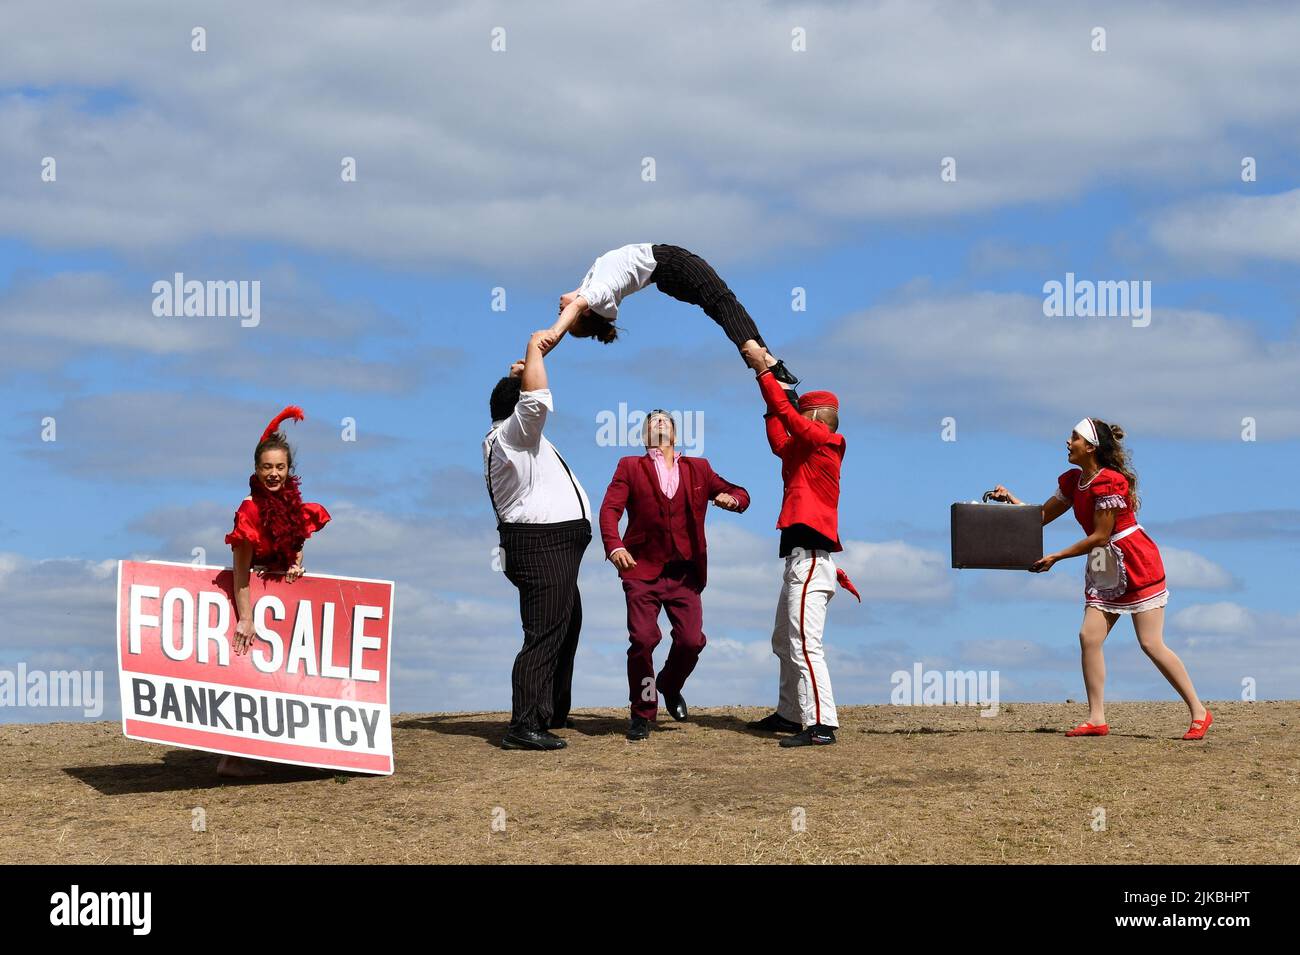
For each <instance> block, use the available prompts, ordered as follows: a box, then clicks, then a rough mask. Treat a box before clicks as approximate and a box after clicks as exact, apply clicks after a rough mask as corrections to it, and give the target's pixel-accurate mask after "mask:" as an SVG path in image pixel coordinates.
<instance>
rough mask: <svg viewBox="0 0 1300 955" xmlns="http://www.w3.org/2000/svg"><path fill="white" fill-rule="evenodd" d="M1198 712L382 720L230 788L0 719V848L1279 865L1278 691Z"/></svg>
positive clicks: (151, 749)
mask: <svg viewBox="0 0 1300 955" xmlns="http://www.w3.org/2000/svg"><path fill="white" fill-rule="evenodd" d="M1210 705H1211V708H1212V709H1213V710H1214V711H1215V716H1216V721H1215V724H1214V726H1213V728H1212V729H1211V730H1210V733H1209V736H1208V737H1207V738H1206V740H1204V741H1203V742H1201V743H1184V742H1182V741H1180V740H1179V739H1178V736H1180V735H1181V734H1182V732H1183V730H1184V729H1185V728H1186V718H1185V717H1186V713H1185V710H1183V708H1182V706H1181V705H1180V704H1177V703H1173V702H1168V703H1116V704H1112V705H1110V706H1109V707H1108V708H1107V716H1108V717H1109V719H1110V723H1111V728H1112V733H1111V735H1110V736H1108V737H1105V738H1098V739H1066V738H1065V737H1064V735H1063V731H1064V729H1065V728H1067V727H1068V726H1070V725H1071V723H1072V722H1073V721H1076V720H1078V719H1081V718H1082V717H1083V716H1084V708H1083V707H1081V706H1077V705H1061V704H1021V703H1013V704H1009V705H1006V704H1004V705H1003V707H1002V712H1001V714H1000V715H999V716H997V717H995V718H984V717H981V716H980V715H979V713H978V711H976V710H974V709H966V708H955V707H942V708H936V707H891V706H864V707H845V708H843V709H842V710H841V720H842V722H843V724H844V725H843V728H842V730H841V733H840V742H839V743H838V744H837V745H835V746H830V747H823V748H817V749H781V748H779V747H778V746H777V745H776V739H777V737H773V736H763V735H754V734H751V733H749V732H748V731H746V730H745V729H744V722H745V721H746V720H749V719H754V718H757V717H759V716H762V715H764V714H765V712H766V711H765V710H761V709H757V708H740V707H734V708H733V707H723V708H714V709H701V710H700V711H698V712H697V713H694V714H692V720H691V721H690V722H687V723H681V724H676V723H672V722H671V721H670V720H668V718H667V715H666V714H662V713H661V717H662V719H663V720H664V722H661V723H660V729H659V730H658V731H657V732H656V733H655V734H654V735H652V736H651V738H650V739H649V740H648V741H646V742H644V743H635V744H634V743H629V742H627V741H626V740H625V739H624V738H623V735H622V734H623V729H624V723H625V721H624V713H623V711H614V710H595V711H580V712H578V713H576V714H575V720H576V723H577V726H576V728H574V729H571V730H561V731H560V733H561V735H563V736H565V737H566V738H567V739H568V740H569V748H568V749H566V750H564V751H562V752H559V753H549V754H548V753H524V752H506V751H503V750H501V749H499V748H498V747H497V745H496V743H497V742H498V741H499V739H500V735H501V733H502V731H503V716H502V715H501V714H497V713H457V714H432V715H413V714H403V715H400V716H397V717H396V718H395V719H394V741H395V743H394V745H395V752H396V762H397V772H396V774H395V775H393V776H391V777H386V778H385V777H367V776H359V775H335V774H332V773H327V772H322V771H315V770H304V769H299V768H295V767H289V766H275V765H272V766H271V767H270V773H269V775H268V776H267V777H266V778H264V779H261V780H257V781H253V782H242V781H241V782H231V781H226V780H221V779H218V778H217V777H216V776H215V774H214V772H213V770H214V767H215V764H216V757H215V756H213V755H211V754H208V753H201V752H195V751H191V750H181V749H170V748H167V747H164V746H156V745H151V744H147V743H139V742H133V741H130V740H126V739H124V738H123V737H122V735H121V731H120V728H119V726H118V725H117V724H116V723H57V724H43V725H3V726H0V858H3V861H5V862H22V863H54V862H60V863H106V862H113V863H138V862H150V863H214V862H236V863H243V862H257V863H277V862H298V863H331V862H358V863H389V862H418V863H501V862H505V863H521V862H570V863H588V862H614V863H623V862H641V863H714V862H726V863H771V862H814V863H837V862H848V863H900V862H901V863H970V862H993V863H1002V862H1006V863H1147V862H1175V863H1228V862H1232V863H1296V862H1300V746H1298V745H1297V742H1296V738H1297V737H1296V733H1297V730H1300V704H1297V703H1295V702H1267V703H1253V704H1247V703H1223V702H1220V703H1217V704H1215V703H1211V704H1210ZM1097 807H1101V808H1102V809H1104V810H1105V828H1104V829H1095V828H1094V825H1093V823H1094V819H1095V818H1097V817H1096V815H1095V810H1096V809H1097ZM196 808H201V809H202V810H203V811H204V813H203V814H204V817H205V821H206V829H205V830H204V831H195V830H194V827H193V826H192V820H193V819H194V818H195V814H194V812H193V811H194V810H195V809H196ZM494 822H495V823H496V825H495V827H494ZM502 823H504V827H503V826H502ZM801 823H802V825H801Z"/></svg>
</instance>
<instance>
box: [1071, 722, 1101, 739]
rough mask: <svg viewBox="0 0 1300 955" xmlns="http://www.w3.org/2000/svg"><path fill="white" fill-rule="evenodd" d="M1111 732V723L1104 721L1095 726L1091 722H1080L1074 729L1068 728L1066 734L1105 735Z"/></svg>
mask: <svg viewBox="0 0 1300 955" xmlns="http://www.w3.org/2000/svg"><path fill="white" fill-rule="evenodd" d="M1109 732H1110V724H1109V723H1102V724H1101V725H1100V726H1093V725H1092V724H1091V723H1080V724H1079V725H1078V726H1076V727H1075V728H1074V729H1072V730H1066V731H1065V735H1066V736H1105V735H1106V734H1107V733H1109Z"/></svg>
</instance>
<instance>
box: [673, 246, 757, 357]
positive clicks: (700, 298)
mask: <svg viewBox="0 0 1300 955" xmlns="http://www.w3.org/2000/svg"><path fill="white" fill-rule="evenodd" d="M650 248H651V251H652V252H653V253H654V257H655V262H656V263H657V264H656V265H655V270H654V272H653V273H652V274H651V276H650V281H652V282H654V283H655V285H656V286H658V288H659V291H661V292H663V293H664V294H665V295H671V296H672V297H673V298H675V299H677V300H678V301H680V302H688V303H690V304H691V305H698V306H700V308H702V309H704V314H705V315H708V316H709V318H711V319H713V320H714V321H715V322H717V323H718V324H719V325H721V326H722V330H723V331H724V332H726V333H727V337H728V338H729V339H731V342H732V344H734V345H735V346H736V348H737V349H739V348H740V346H741V345H743V344H745V342H747V341H749V340H750V339H751V338H752V339H753V340H754V341H756V342H758V343H759V344H760V345H762V346H763V347H764V348H766V347H767V343H766V342H764V341H763V337H762V336H761V335H759V333H758V326H757V325H755V324H754V320H753V319H752V318H750V317H749V312H747V311H745V306H743V305H741V304H740V300H739V299H738V298H736V293H735V292H733V291H731V289H729V288H728V287H727V283H726V282H724V281H722V277H721V276H720V275H718V273H717V272H715V271H713V267H712V266H711V265H709V263H708V262H705V261H704V260H703V259H702V258H700V257H699V256H698V255H696V254H695V253H694V252H688V251H687V250H686V249H683V248H681V247H680V246H676V245H653V246H651V247H650Z"/></svg>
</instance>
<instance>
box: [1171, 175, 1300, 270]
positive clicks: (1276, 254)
mask: <svg viewBox="0 0 1300 955" xmlns="http://www.w3.org/2000/svg"><path fill="white" fill-rule="evenodd" d="M1150 230H1151V236H1152V238H1154V239H1155V241H1156V242H1157V243H1159V244H1160V245H1161V246H1162V247H1163V248H1164V249H1165V250H1166V251H1168V252H1170V253H1171V254H1173V255H1176V256H1181V257H1185V258H1188V259H1192V260H1194V261H1196V262H1197V263H1198V264H1214V263H1221V262H1222V261H1223V260H1225V259H1228V260H1233V261H1236V260H1241V259H1266V260H1273V261H1276V262H1287V263H1291V264H1296V263H1300V189H1293V190H1291V191H1290V192H1282V193H1277V194H1275V195H1267V196H1243V195H1231V196H1213V197H1209V198H1204V199H1196V200H1193V201H1190V202H1187V203H1184V204H1181V205H1178V206H1175V207H1173V208H1171V209H1167V210H1165V211H1163V212H1161V213H1159V214H1157V215H1156V216H1154V217H1153V219H1152V222H1151V226H1150Z"/></svg>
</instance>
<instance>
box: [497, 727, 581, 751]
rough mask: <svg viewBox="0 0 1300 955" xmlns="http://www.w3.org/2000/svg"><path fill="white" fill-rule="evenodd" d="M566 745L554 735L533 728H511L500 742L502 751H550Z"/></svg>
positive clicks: (566, 744)
mask: <svg viewBox="0 0 1300 955" xmlns="http://www.w3.org/2000/svg"><path fill="white" fill-rule="evenodd" d="M568 745H569V744H568V743H566V742H565V741H564V740H562V739H560V738H559V737H558V736H556V735H555V734H553V733H548V732H547V731H546V730H539V729H537V728H536V727H535V726H512V727H510V729H509V730H507V731H506V737H505V739H503V740H502V741H501V748H502V749H539V750H550V749H564V747H566V746H568Z"/></svg>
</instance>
